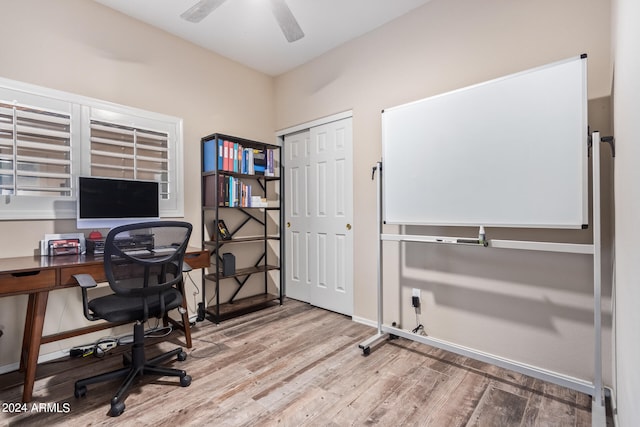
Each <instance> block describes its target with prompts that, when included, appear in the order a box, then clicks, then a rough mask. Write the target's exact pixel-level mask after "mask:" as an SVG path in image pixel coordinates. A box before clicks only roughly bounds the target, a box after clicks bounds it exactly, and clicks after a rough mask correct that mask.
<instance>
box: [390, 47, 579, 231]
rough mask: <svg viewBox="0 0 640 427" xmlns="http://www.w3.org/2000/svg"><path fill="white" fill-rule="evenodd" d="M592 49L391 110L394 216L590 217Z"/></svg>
mask: <svg viewBox="0 0 640 427" xmlns="http://www.w3.org/2000/svg"><path fill="white" fill-rule="evenodd" d="M587 132H588V129H587V82H586V56H585V55H583V56H581V57H577V58H572V59H568V60H565V61H560V62H557V63H553V64H550V65H546V66H543V67H539V68H535V69H532V70H528V71H524V72H521V73H517V74H513V75H510V76H507V77H503V78H499V79H496V80H491V81H488V82H485V83H481V84H478V85H474V86H470V87H467V88H463V89H459V90H455V91H452V92H448V93H445V94H442V95H437V96H433V97H430V98H426V99H422V100H420V101H416V102H412V103H409V104H404V105H400V106H397V107H393V108H389V109H385V110H384V111H383V113H382V156H383V157H382V177H383V219H384V221H385V222H386V223H391V224H424V225H472V226H481V225H482V226H500V227H547V228H580V227H582V226H583V225H585V224H587V222H588V209H587V202H588V188H587V185H588V182H587V142H588V141H587V137H588V134H587Z"/></svg>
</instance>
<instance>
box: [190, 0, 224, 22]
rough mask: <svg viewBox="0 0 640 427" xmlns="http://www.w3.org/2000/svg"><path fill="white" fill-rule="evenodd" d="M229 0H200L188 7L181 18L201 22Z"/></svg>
mask: <svg viewBox="0 0 640 427" xmlns="http://www.w3.org/2000/svg"><path fill="white" fill-rule="evenodd" d="M225 1H227V0H200V1H199V2H198V3H196V4H194V5H193V6H191V7H190V8H189V9H187V10H186V11H185V12H184V13H183V14H182V15H180V18H182V19H186V20H187V21H189V22H196V23H197V22H200V21H202V20H203V19H204V18H206V17H207V16H208V15H209V14H210V13H211V12H213V11H214V10H216V9H217V8H218V7H219V6H220V5H222V3H224V2H225Z"/></svg>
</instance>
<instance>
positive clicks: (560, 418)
mask: <svg viewBox="0 0 640 427" xmlns="http://www.w3.org/2000/svg"><path fill="white" fill-rule="evenodd" d="M373 334H374V329H373V328H371V327H368V326H365V325H362V324H358V323H355V322H353V321H351V319H350V318H348V317H345V316H342V315H339V314H335V313H332V312H328V311H325V310H321V309H318V308H313V307H311V306H309V305H307V304H303V303H300V302H297V301H293V300H288V301H286V302H285V304H284V305H283V306H275V307H271V308H267V309H265V310H261V311H259V312H255V313H252V314H249V315H246V316H244V317H242V318H236V319H232V320H228V321H225V322H223V323H221V324H220V325H215V324H213V323H210V322H208V321H205V322H201V323H198V324H197V326H196V327H194V328H193V337H194V344H193V348H192V349H189V350H188V351H187V352H188V353H189V357H188V359H187V360H186V361H184V362H177V361H173V362H170V364H171V365H173V366H174V367H181V368H182V369H185V370H186V371H187V372H188V373H189V374H190V375H191V376H192V377H193V382H192V384H191V386H189V387H188V388H183V387H180V386H179V385H178V381H177V379H176V378H162V379H146V378H145V379H143V380H142V381H141V382H140V383H139V384H137V385H134V388H133V389H132V391H131V392H130V394H129V396H128V397H127V399H126V401H125V403H126V410H125V412H124V413H123V414H122V415H121V416H120V417H118V418H110V417H108V416H107V412H108V411H109V401H110V398H111V393H113V392H115V389H116V388H117V386H118V384H119V383H118V382H115V381H114V382H107V383H102V384H96V385H90V386H88V393H87V396H86V397H84V398H81V399H76V398H75V397H74V395H73V390H74V387H73V383H74V381H75V380H77V379H80V378H84V377H87V376H91V375H93V374H95V373H100V372H106V371H108V370H111V369H116V368H118V367H119V366H120V365H121V363H122V357H121V355H120V354H119V351H120V350H119V349H118V350H115V351H112V352H110V353H108V354H107V356H106V357H105V358H104V359H97V358H94V357H89V358H83V359H65V360H63V361H59V362H51V363H47V364H43V365H40V366H39V367H38V379H37V381H36V385H35V391H34V402H35V403H45V404H55V403H57V404H59V409H60V410H61V413H43V412H37V411H35V412H29V413H23V414H9V413H6V412H2V411H1V410H0V425H6V424H7V423H8V424H9V425H25V426H36V425H43V426H44V425H46V426H51V425H67V426H85V425H95V426H103V425H104V426H109V425H116V424H117V425H123V426H165V425H166V426H175V425H189V426H191V425H194V426H205V425H216V426H262V425H265V426H347V425H373V424H375V425H380V426H426V425H431V426H447V427H448V426H492V427H493V426H535V425H538V426H589V425H591V414H590V397H589V396H586V395H583V394H580V393H577V392H575V391H571V390H568V389H565V388H561V387H558V386H555V385H552V384H548V383H545V382H542V381H539V380H536V379H533V378H530V377H526V376H524V375H521V374H517V373H514V372H511V371H506V370H504V369H500V368H497V367H495V366H491V365H487V364H484V363H480V362H477V361H473V360H470V359H467V358H465V357H461V356H457V355H454V354H451V353H447V352H445V351H442V350H438V349H435V348H432V347H429V346H426V345H423V344H419V343H415V342H412V341H408V340H404V339H396V340H392V341H389V342H386V343H383V344H381V345H380V346H378V347H377V348H373V349H372V351H371V354H370V355H369V356H367V357H365V356H363V354H362V351H361V350H360V349H359V348H358V344H359V343H360V342H361V341H363V340H364V339H366V338H369V337H370V336H372V335H373ZM176 344H177V345H181V344H183V337H182V336H181V335H180V334H178V333H177V332H174V333H173V334H172V335H171V337H170V339H169V341H168V342H167V341H164V342H162V343H160V344H154V345H151V346H150V348H149V354H151V355H153V354H155V353H157V352H159V350H160V348H162V349H166V350H168V349H170V348H172V347H174V346H175V345H176ZM19 382H20V375H19V374H18V373H17V372H15V373H9V374H5V375H2V376H0V404H3V405H5V408H6V404H7V403H10V402H19V401H20V398H21V394H22V386H21V384H20V383H19ZM65 405H67V406H68V407H69V410H68V413H64V412H65ZM30 408H31V405H29V409H30Z"/></svg>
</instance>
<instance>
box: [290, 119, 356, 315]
mask: <svg viewBox="0 0 640 427" xmlns="http://www.w3.org/2000/svg"><path fill="white" fill-rule="evenodd" d="M351 123H352V120H351V118H347V119H343V120H340V121H336V122H331V123H327V124H324V125H320V126H316V127H313V128H311V129H310V132H309V133H308V139H305V138H306V137H303V136H302V135H303V134H295V135H292V136H291V139H289V137H288V136H287V137H285V147H286V148H285V151H286V152H287V153H289V154H287V164H285V170H286V171H287V181H286V182H287V185H288V186H289V190H288V191H287V193H286V195H287V200H286V201H285V203H286V211H287V214H286V218H285V220H286V222H287V227H288V228H287V231H286V236H287V237H286V238H287V245H286V246H287V248H286V252H287V255H286V260H287V282H286V289H287V296H291V297H292V298H297V297H296V296H295V295H302V297H299V299H302V300H303V301H307V302H309V303H311V304H312V305H315V306H318V307H322V308H326V309H328V310H332V311H336V312H338V313H342V314H346V315H351V314H353V231H352V226H353V178H352V125H351ZM303 140H305V141H308V144H307V143H303V142H302V141H303ZM290 143H291V145H289V144H290ZM294 146H297V147H298V148H294ZM302 146H305V147H308V151H305V153H304V155H302V154H301V151H300V148H299V147H302ZM307 156H308V157H307ZM304 157H306V158H304ZM305 286H306V290H304V291H303V289H304V287H305ZM307 295H308V297H307V298H304V297H306V296H307Z"/></svg>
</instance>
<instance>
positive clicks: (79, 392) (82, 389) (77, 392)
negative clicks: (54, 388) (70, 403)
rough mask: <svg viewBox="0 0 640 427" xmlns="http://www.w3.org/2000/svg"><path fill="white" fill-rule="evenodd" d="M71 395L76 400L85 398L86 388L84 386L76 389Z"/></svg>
mask: <svg viewBox="0 0 640 427" xmlns="http://www.w3.org/2000/svg"><path fill="white" fill-rule="evenodd" d="M73 395H74V396H75V397H76V399H80V398H81V397H85V396H86V395H87V387H85V386H82V387H76V389H75V391H74V392H73Z"/></svg>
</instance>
